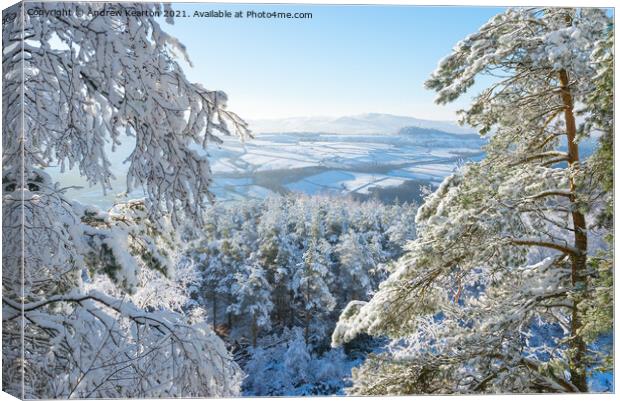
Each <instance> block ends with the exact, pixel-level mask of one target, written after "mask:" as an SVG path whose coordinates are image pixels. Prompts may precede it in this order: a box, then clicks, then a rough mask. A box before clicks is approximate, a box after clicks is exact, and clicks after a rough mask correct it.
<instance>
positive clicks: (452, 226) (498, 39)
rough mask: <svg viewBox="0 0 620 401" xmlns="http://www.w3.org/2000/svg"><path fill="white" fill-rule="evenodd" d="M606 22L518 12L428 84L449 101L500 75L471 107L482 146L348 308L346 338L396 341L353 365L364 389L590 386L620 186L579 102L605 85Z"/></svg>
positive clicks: (567, 12)
mask: <svg viewBox="0 0 620 401" xmlns="http://www.w3.org/2000/svg"><path fill="white" fill-rule="evenodd" d="M610 24H611V20H610V18H609V17H608V16H607V15H606V13H605V11H602V10H598V9H579V10H575V9H510V10H508V11H506V12H504V13H501V14H499V15H497V16H495V17H494V18H492V19H491V20H490V21H489V22H488V23H486V24H485V25H484V26H482V27H481V28H480V30H479V31H478V32H476V33H474V34H472V35H470V36H468V37H467V38H466V39H464V40H463V41H461V42H460V43H458V44H457V45H456V47H455V48H454V50H453V53H452V54H451V55H449V56H448V57H447V58H445V59H444V60H442V61H441V62H440V64H439V66H438V68H437V70H436V71H435V72H434V73H433V75H432V76H431V78H430V79H429V80H428V81H427V83H426V85H427V87H428V88H430V89H434V90H436V91H437V92H438V98H437V101H438V102H439V103H447V102H450V101H453V100H455V99H457V98H458V97H459V96H460V95H462V94H463V93H465V92H466V90H467V89H468V88H470V87H471V86H472V85H473V83H474V79H475V78H476V77H477V76H479V75H483V74H487V75H491V76H492V77H493V83H492V84H491V85H490V86H489V87H488V88H487V89H485V90H484V91H483V92H482V93H481V94H479V95H478V96H477V97H476V98H475V99H474V101H473V103H472V105H471V107H470V108H469V109H467V110H465V111H463V112H462V119H463V122H464V123H467V124H470V125H472V126H475V127H477V128H478V129H479V131H480V132H481V134H486V135H488V136H489V137H490V140H489V144H488V146H487V147H486V149H485V150H486V157H485V159H484V160H483V161H481V162H479V163H472V164H468V165H466V166H463V167H462V168H461V169H460V171H458V172H457V173H456V174H454V175H453V176H451V177H449V178H447V179H446V180H445V181H444V182H443V183H442V185H441V186H440V187H439V189H438V190H437V191H436V192H435V193H434V194H432V195H431V196H429V197H428V198H427V199H426V201H425V204H424V205H423V206H422V207H421V208H420V210H419V212H418V215H417V217H416V224H417V230H418V239H417V240H416V241H414V242H413V243H412V244H411V245H410V246H409V253H408V254H407V255H406V256H405V257H403V258H402V259H401V260H400V261H399V262H398V264H397V267H396V270H395V271H394V273H393V274H392V275H391V276H390V277H389V278H388V280H387V281H386V282H384V283H383V284H382V286H381V289H380V290H379V292H378V293H376V294H375V296H374V297H373V299H372V300H371V301H370V302H368V303H366V304H363V303H359V302H355V303H351V304H350V305H349V306H348V307H347V308H346V309H345V311H344V312H343V314H342V316H341V319H340V322H339V325H338V327H337V328H336V330H335V332H334V335H333V343H334V345H336V344H339V343H341V342H343V341H349V340H351V339H352V338H354V337H355V336H356V335H357V334H358V333H361V332H367V333H370V334H387V335H389V336H391V337H392V338H394V339H396V340H395V344H394V348H393V349H392V352H391V353H390V355H388V356H386V357H375V358H371V359H370V360H369V361H368V362H367V363H366V364H364V365H363V366H362V367H361V368H360V369H359V370H357V371H356V373H355V375H354V378H355V380H354V386H353V387H352V389H351V390H350V391H351V392H352V393H355V394H357V393H372V394H385V393H412V392H413V393H417V392H420V393H422V392H424V393H434V392H441V393H462V392H583V391H588V375H589V374H591V372H592V369H591V368H597V367H600V360H599V359H598V358H593V357H592V353H593V347H592V344H590V342H591V339H589V338H588V337H587V336H585V332H584V330H585V328H587V327H588V325H590V324H592V323H593V322H592V321H590V320H589V319H591V316H592V313H590V315H588V314H587V313H584V306H585V305H586V304H588V303H589V301H588V299H589V297H591V295H592V291H596V290H597V288H592V286H593V285H597V284H596V280H594V278H595V277H596V276H597V274H598V273H596V272H595V270H594V269H592V264H593V262H594V261H595V259H596V257H597V256H595V255H596V254H597V253H598V252H597V249H601V247H602V246H603V245H602V243H603V241H602V240H601V238H600V234H599V232H598V231H597V230H593V228H592V220H593V218H594V217H595V216H596V215H598V214H599V213H600V211H601V209H602V208H604V207H605V205H604V202H603V201H601V199H606V198H608V197H609V196H610V194H609V193H608V192H607V191H608V188H605V187H604V186H603V185H601V183H600V181H599V180H595V179H592V178H593V177H595V176H596V171H597V170H600V169H601V168H609V165H608V164H607V163H606V162H603V163H602V165H604V166H605V167H601V166H599V167H596V165H595V164H593V163H591V162H592V161H593V159H592V158H591V157H584V154H583V152H581V149H580V141H583V140H586V139H587V138H589V137H590V136H591V135H592V133H593V130H592V128H591V127H588V126H587V125H586V126H584V127H582V128H581V129H579V128H578V127H577V123H576V118H575V107H577V106H576V105H581V104H587V103H588V99H590V98H591V96H593V95H594V93H595V92H596V91H597V89H596V88H595V87H593V85H592V77H593V76H597V75H598V72H599V71H601V68H602V67H601V66H600V65H597V64H596V63H593V62H592V59H591V57H592V55H593V53H594V52H595V51H602V52H603V53H604V54H605V55H604V56H602V57H603V58H605V57H611V55H610V53H609V51H610V50H609V49H610V48H608V49H607V50H606V51H605V50H596V49H597V48H596V47H595V44H596V43H597V42H599V41H601V40H604V39H606V38H607V34H608V32H609V30H610V29H612V28H611V25H610ZM599 57H601V56H599ZM603 88H604V87H603V86H601V87H600V88H599V89H598V90H599V91H600V90H601V89H602V90H603V91H606V90H608V88H607V89H603ZM599 95H600V93H599ZM602 146H604V145H602ZM600 307H602V305H600V304H599V305H598V307H595V309H597V308H600ZM399 340H400V342H398V341H399Z"/></svg>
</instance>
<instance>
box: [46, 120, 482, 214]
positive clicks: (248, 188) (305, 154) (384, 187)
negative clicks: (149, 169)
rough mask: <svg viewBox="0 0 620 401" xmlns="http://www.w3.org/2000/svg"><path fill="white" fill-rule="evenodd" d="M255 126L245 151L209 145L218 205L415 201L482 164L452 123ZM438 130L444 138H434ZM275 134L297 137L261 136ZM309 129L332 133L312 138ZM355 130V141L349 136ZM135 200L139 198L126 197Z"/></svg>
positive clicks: (106, 198)
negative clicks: (334, 197) (301, 198)
mask: <svg viewBox="0 0 620 401" xmlns="http://www.w3.org/2000/svg"><path fill="white" fill-rule="evenodd" d="M304 123H306V124H307V130H304V128H303V127H304V125H303V124H304ZM255 124H256V128H255V131H258V132H256V133H255V138H253V139H248V140H247V141H245V143H242V142H240V141H239V140H238V139H237V138H225V140H224V143H223V145H222V146H216V145H212V146H211V148H210V150H209V156H210V160H211V168H212V171H213V173H214V183H213V186H212V191H213V192H214V193H215V195H216V197H217V199H218V201H222V202H224V201H229V200H236V199H247V198H263V197H266V196H268V195H270V194H274V193H280V194H284V193H288V192H304V193H308V194H317V193H332V194H343V195H344V194H352V195H354V196H358V197H361V198H365V197H369V196H377V197H379V198H381V199H387V200H391V199H393V198H395V197H398V198H399V199H401V200H412V199H415V196H416V194H417V193H418V191H416V190H413V189H415V188H416V187H418V186H419V185H437V184H438V183H439V182H441V181H442V180H443V178H444V177H446V176H447V175H449V174H451V173H452V171H453V170H454V168H455V166H456V164H457V163H458V162H459V161H464V160H468V159H476V158H479V157H480V156H481V155H482V150H481V147H482V146H483V144H484V140H482V139H481V138H479V137H478V136H477V135H476V134H472V133H466V132H465V129H464V128H461V127H458V126H455V125H450V124H449V123H445V122H432V121H429V120H417V119H412V118H410V117H399V116H390V115H381V114H367V115H362V116H353V117H342V118H339V119H335V118H334V119H326V120H324V121H323V122H320V121H319V119H316V118H314V119H305V120H304V119H286V120H281V121H280V122H279V125H278V124H277V122H276V121H275V120H265V121H262V122H260V121H259V122H256V123H255ZM399 124H401V125H402V124H416V126H401V125H399ZM437 126H438V127H441V128H444V129H445V130H447V131H443V130H442V131H439V130H437V129H436V128H435V127H437ZM277 127H281V128H282V129H284V128H291V129H295V130H297V131H295V132H261V131H264V130H265V129H267V128H273V129H276V128H277ZM312 128H314V129H325V130H328V131H329V132H310V131H309V130H310V129H312ZM355 129H358V130H359V133H354V130H355ZM448 131H449V132H448ZM333 132H335V133H333ZM131 147H132V144H131V143H129V144H126V145H124V147H121V148H118V149H116V150H115V152H113V153H110V155H111V156H110V160H111V162H112V165H113V168H114V171H115V173H116V176H117V177H123V176H124V174H125V172H126V171H127V165H126V164H123V161H124V160H125V159H126V158H127V156H128V155H129V154H130V151H131ZM50 172H51V173H52V174H55V173H56V174H57V173H58V172H59V169H58V168H54V167H53V168H50ZM61 181H62V184H63V185H64V186H81V187H82V188H72V189H69V196H70V197H74V198H76V199H78V200H80V201H81V202H84V203H86V204H95V205H97V206H100V207H109V206H111V205H112V204H113V203H114V201H115V200H116V199H117V194H119V193H122V192H123V191H124V190H125V183H124V181H123V180H122V179H117V180H115V181H114V183H113V190H112V191H108V192H107V193H106V194H105V195H103V194H102V191H101V188H99V187H92V188H89V187H88V185H86V184H85V183H84V181H83V180H82V179H81V178H80V177H79V176H78V175H77V173H76V172H74V171H69V172H68V173H66V174H63V175H62V177H61ZM386 194H387V195H386ZM384 195H385V196H384ZM139 196H141V193H140V191H134V192H133V193H131V194H130V197H139Z"/></svg>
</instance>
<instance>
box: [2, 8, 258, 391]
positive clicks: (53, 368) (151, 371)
mask: <svg viewBox="0 0 620 401" xmlns="http://www.w3.org/2000/svg"><path fill="white" fill-rule="evenodd" d="M80 7H81V10H82V11H83V13H75V12H73V11H75V10H74V9H75V4H72V3H32V2H28V3H19V4H17V5H15V6H13V7H11V8H10V9H7V10H5V12H4V15H5V16H8V15H9V14H10V15H14V16H15V18H7V19H4V18H3V43H2V44H3V55H2V57H3V58H2V65H3V74H4V75H3V87H2V96H3V110H2V112H3V113H2V118H3V127H4V132H3V135H2V140H3V155H2V156H3V177H2V178H3V260H2V263H3V282H2V285H3V299H2V301H3V388H4V389H6V390H7V391H9V392H11V393H12V394H15V395H17V396H20V397H22V398H68V397H79V398H87V397H98V398H112V397H125V398H128V397H173V396H203V397H204V396H231V395H236V394H237V393H238V391H239V385H240V380H241V372H240V370H239V367H238V366H237V365H236V364H235V363H234V362H233V361H232V360H231V357H230V355H229V354H228V352H227V351H226V349H225V347H224V344H223V342H222V341H221V340H220V339H219V338H218V337H217V336H216V335H215V334H214V333H213V331H212V330H211V329H210V328H209V327H207V326H206V325H205V324H204V323H203V322H201V321H196V320H195V319H192V317H191V316H187V314H186V310H185V309H186V308H187V306H188V305H187V303H189V301H188V298H187V297H186V295H187V294H185V293H184V291H185V290H182V287H183V286H184V285H185V283H187V281H186V280H191V278H188V277H185V278H182V277H181V272H180V270H179V268H178V267H179V266H177V262H178V257H177V256H178V254H179V252H178V251H179V248H178V247H179V243H178V242H175V238H172V237H173V235H171V234H169V232H171V230H172V228H171V227H175V228H177V227H179V226H180V225H181V224H182V223H184V222H187V221H189V222H193V223H196V224H199V223H200V222H201V221H202V217H203V212H204V211H205V210H206V208H207V206H208V200H209V198H211V194H210V193H209V184H210V182H211V172H210V168H209V163H208V159H207V157H206V151H205V149H206V146H207V143H208V142H218V141H219V139H218V138H217V136H216V133H217V132H220V133H223V134H237V135H240V136H245V135H247V134H249V131H248V130H247V128H246V124H245V123H244V122H243V121H242V120H241V119H240V118H239V117H237V116H236V115H235V114H234V113H232V112H229V111H227V110H226V108H225V106H226V95H225V94H224V93H223V92H219V91H209V90H207V89H205V88H203V87H202V86H201V85H199V84H195V83H191V82H189V81H188V80H187V78H186V77H185V75H184V73H183V71H182V69H181V68H180V66H179V64H178V63H177V62H176V61H175V60H176V57H177V55H181V56H185V57H187V55H186V54H185V50H184V47H183V45H182V44H180V43H179V42H178V41H177V40H176V39H174V38H173V37H171V36H169V35H167V34H166V33H165V32H163V31H162V29H161V27H160V26H159V24H158V23H157V21H156V20H155V19H154V18H152V17H149V16H148V15H149V13H150V12H152V11H157V10H161V9H162V7H169V6H161V5H160V4H146V3H136V4H130V3H81V4H80ZM22 8H25V9H26V10H22ZM34 8H37V9H40V10H44V11H46V13H45V15H44V16H43V13H34V14H32V15H29V13H28V12H27V10H30V9H34ZM63 11H71V12H63ZM104 11H115V12H104ZM127 11H132V12H127ZM124 141H131V142H133V143H135V146H134V149H133V152H132V153H131V155H130V157H129V158H128V159H127V162H128V163H129V172H128V174H127V177H126V179H127V190H128V191H131V190H132V189H135V188H141V189H142V190H143V191H144V193H145V195H146V196H145V199H144V200H142V201H138V202H128V203H126V204H124V205H118V206H117V207H116V208H115V209H113V210H111V211H110V212H107V213H106V212H101V211H98V210H96V209H95V208H91V207H85V206H83V205H80V204H78V203H77V202H71V201H70V200H68V199H67V198H66V197H65V195H64V189H63V188H60V187H59V186H58V184H57V183H55V182H53V180H52V179H51V178H50V177H49V175H47V174H46V173H45V172H44V169H45V168H46V167H48V166H50V165H55V164H59V165H60V166H61V168H62V170H63V171H64V170H65V169H76V170H77V171H79V173H80V174H81V175H82V176H83V177H85V178H86V180H87V181H88V182H89V183H90V184H91V185H100V186H101V187H102V189H103V190H104V191H105V190H107V189H110V188H111V180H112V179H114V177H113V175H112V172H111V170H110V162H109V160H108V155H107V154H106V148H107V147H108V146H110V145H111V146H112V148H113V149H114V148H115V147H116V146H117V145H119V144H120V143H121V142H124ZM21 238H23V242H22V240H21ZM171 246H172V247H171ZM181 270H182V269H181ZM147 282H148V284H149V285H152V287H150V288H148V289H145V288H141V287H142V286H143V285H144V284H145V283H147ZM158 289H159V290H162V292H166V293H167V294H168V295H167V296H163V295H160V294H155V293H154V292H153V291H158ZM186 301H187V302H186ZM22 340H23V343H22ZM22 346H23V349H22V348H21V347H22ZM21 351H23V354H22V352H21ZM22 380H23V381H22Z"/></svg>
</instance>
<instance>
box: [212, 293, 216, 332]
mask: <svg viewBox="0 0 620 401" xmlns="http://www.w3.org/2000/svg"><path fill="white" fill-rule="evenodd" d="M212 299H213V301H212V302H213V311H212V314H213V327H216V326H217V293H216V292H215V290H213V298H212Z"/></svg>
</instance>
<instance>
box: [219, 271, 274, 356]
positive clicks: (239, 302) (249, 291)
mask: <svg viewBox="0 0 620 401" xmlns="http://www.w3.org/2000/svg"><path fill="white" fill-rule="evenodd" d="M232 294H233V297H234V299H235V303H234V304H232V305H230V306H229V307H228V308H229V310H230V311H232V312H233V313H234V314H235V315H238V316H239V315H241V316H245V317H247V318H248V319H249V320H250V331H251V339H252V346H253V347H256V339H257V338H258V331H259V330H260V329H269V328H270V326H271V320H270V313H271V310H272V309H273V303H272V302H271V286H270V285H269V282H267V279H266V278H265V271H264V270H263V269H262V267H260V266H259V265H258V264H256V263H252V264H249V265H246V266H245V268H244V269H242V270H241V271H240V272H238V273H236V274H235V283H234V284H233V288H232Z"/></svg>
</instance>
